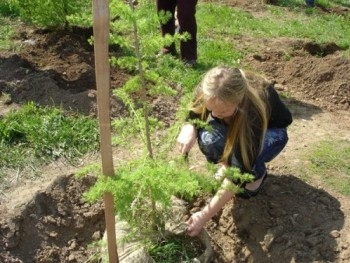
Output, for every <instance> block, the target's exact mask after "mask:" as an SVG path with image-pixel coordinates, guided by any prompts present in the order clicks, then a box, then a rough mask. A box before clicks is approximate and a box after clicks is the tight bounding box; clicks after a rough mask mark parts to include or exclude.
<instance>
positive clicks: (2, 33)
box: [0, 17, 15, 51]
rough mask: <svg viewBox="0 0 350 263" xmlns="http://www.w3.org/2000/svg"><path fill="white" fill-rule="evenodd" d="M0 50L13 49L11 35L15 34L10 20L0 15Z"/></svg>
mask: <svg viewBox="0 0 350 263" xmlns="http://www.w3.org/2000/svg"><path fill="white" fill-rule="evenodd" d="M0 24H1V26H0V51H4V50H13V49H14V48H15V43H14V41H13V37H14V35H15V32H14V27H13V25H12V22H11V21H10V20H9V19H7V18H2V17H0Z"/></svg>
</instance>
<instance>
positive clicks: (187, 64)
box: [183, 59, 197, 68]
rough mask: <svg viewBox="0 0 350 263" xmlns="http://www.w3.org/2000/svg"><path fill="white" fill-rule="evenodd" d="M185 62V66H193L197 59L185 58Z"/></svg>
mask: <svg viewBox="0 0 350 263" xmlns="http://www.w3.org/2000/svg"><path fill="white" fill-rule="evenodd" d="M183 62H184V64H185V66H188V67H191V68H193V67H195V66H196V65H197V60H195V59H190V60H187V59H185V60H184V61H183Z"/></svg>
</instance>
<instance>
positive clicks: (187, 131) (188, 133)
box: [177, 123, 197, 154]
mask: <svg viewBox="0 0 350 263" xmlns="http://www.w3.org/2000/svg"><path fill="white" fill-rule="evenodd" d="M196 139H197V129H196V128H195V127H194V126H193V125H192V124H190V123H187V124H185V125H184V126H183V127H182V128H181V131H180V134H179V136H178V137H177V144H178V147H179V150H180V152H181V153H182V154H186V153H188V152H189V151H190V150H191V149H192V147H193V145H194V144H195V143H196Z"/></svg>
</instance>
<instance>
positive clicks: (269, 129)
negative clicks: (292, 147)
mask: <svg viewBox="0 0 350 263" xmlns="http://www.w3.org/2000/svg"><path fill="white" fill-rule="evenodd" d="M198 119H199V120H202V121H204V122H206V123H207V124H208V125H209V126H210V129H208V128H203V127H200V126H199V125H198V122H196V121H194V120H198ZM196 123H197V124H196ZM291 123H292V115H291V113H290V111H289V110H288V108H287V107H286V106H285V104H284V103H283V102H282V100H281V99H280V97H279V95H278V93H277V91H276V90H275V88H274V85H273V84H272V83H270V82H268V81H267V80H266V79H265V78H263V77H262V76H260V75H258V74H255V73H253V72H249V71H244V70H242V69H239V68H231V67H227V66H218V67H215V68H213V69H211V70H209V71H208V72H207V73H206V74H205V76H204V78H203V80H202V81H201V83H200V84H199V85H198V86H197V87H196V90H195V98H194V101H193V102H192V104H191V107H190V111H189V115H188V118H187V122H186V124H185V125H184V126H183V127H182V129H181V131H180V134H179V136H178V138H177V144H178V147H179V150H180V152H181V153H182V154H184V155H187V154H188V153H189V151H190V150H191V148H192V147H193V146H194V144H195V143H196V141H198V145H199V148H200V150H201V152H202V153H203V154H204V155H205V157H206V159H207V160H208V161H209V162H212V163H216V164H218V165H219V167H220V168H219V169H218V171H217V173H216V174H215V177H216V178H220V179H221V180H222V185H221V188H220V190H219V191H218V192H217V194H216V195H215V196H214V197H213V198H212V200H211V201H210V202H209V204H207V205H206V206H205V207H204V208H203V209H202V210H201V211H199V212H196V213H194V214H193V215H192V216H191V217H190V218H189V220H188V221H187V223H188V234H189V235H190V236H195V235H198V234H199V232H200V231H201V229H202V228H203V226H204V224H205V223H206V222H207V221H208V220H210V219H211V218H212V217H213V216H214V215H215V214H216V213H217V212H218V211H219V210H220V209H221V208H222V207H223V206H224V205H225V204H226V203H227V202H228V201H229V200H230V199H231V198H232V197H233V196H234V195H236V196H238V197H240V198H245V199H248V198H250V197H253V196H255V195H257V194H258V192H259V191H260V189H261V186H262V184H263V182H264V180H265V178H266V166H265V164H266V163H267V162H269V161H271V160H272V159H273V158H275V157H276V156H277V155H278V154H279V153H280V152H281V151H282V150H283V148H284V147H285V146H286V144H287V141H288V135H287V127H288V125H290V124H291ZM228 167H237V168H239V169H240V171H241V172H242V173H250V174H251V175H253V177H254V180H253V181H252V182H250V183H245V184H244V185H243V192H242V193H239V194H234V193H233V192H232V191H231V190H229V189H230V188H229V186H230V185H232V184H234V182H232V181H230V180H229V179H227V178H224V176H223V172H224V170H225V169H227V168H228ZM231 189H232V188H231Z"/></svg>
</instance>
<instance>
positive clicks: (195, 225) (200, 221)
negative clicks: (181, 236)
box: [186, 211, 207, 237]
mask: <svg viewBox="0 0 350 263" xmlns="http://www.w3.org/2000/svg"><path fill="white" fill-rule="evenodd" d="M206 222H207V219H206V217H205V216H204V213H203V211H199V212H196V213H194V214H193V215H192V216H191V217H190V218H189V219H188V220H187V222H186V223H187V224H188V228H187V234H188V235H189V236H191V237H193V236H197V235H198V234H199V233H200V232H201V230H202V228H203V226H204V224H205V223H206Z"/></svg>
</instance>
